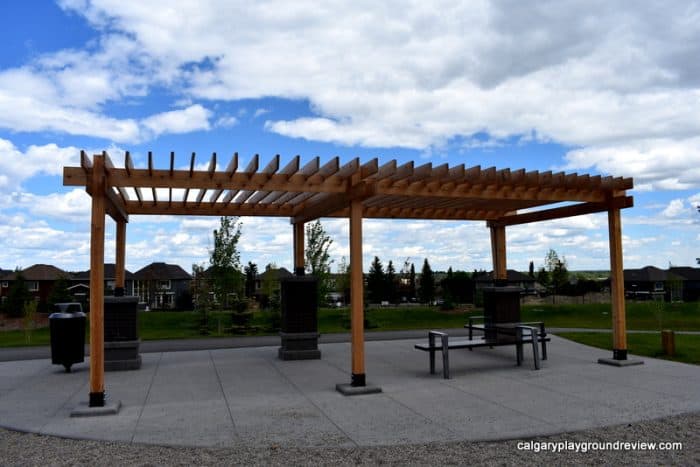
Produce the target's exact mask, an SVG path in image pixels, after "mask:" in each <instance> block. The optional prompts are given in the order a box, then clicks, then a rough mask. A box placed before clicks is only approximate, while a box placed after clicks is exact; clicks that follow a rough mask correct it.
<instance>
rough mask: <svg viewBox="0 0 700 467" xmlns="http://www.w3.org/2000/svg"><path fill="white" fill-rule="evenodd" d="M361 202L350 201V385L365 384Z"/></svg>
mask: <svg viewBox="0 0 700 467" xmlns="http://www.w3.org/2000/svg"><path fill="white" fill-rule="evenodd" d="M362 208H363V207H362V202H361V201H352V202H351V203H350V302H351V318H350V327H351V352H352V376H351V378H352V380H351V383H350V385H351V386H355V387H356V386H365V384H366V381H365V342H364V339H365V329H364V328H365V310H364V276H363V274H362Z"/></svg>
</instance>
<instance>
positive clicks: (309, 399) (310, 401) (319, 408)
mask: <svg viewBox="0 0 700 467" xmlns="http://www.w3.org/2000/svg"><path fill="white" fill-rule="evenodd" d="M267 362H268V364H269V365H270V366H272V367H273V368H274V369H275V371H276V372H277V373H279V374H280V376H282V378H284V379H285V380H286V381H287V382H288V383H289V384H291V385H292V387H293V388H294V389H295V390H296V391H297V392H298V393H299V394H301V395H302V396H303V397H304V399H306V400H307V401H309V404H311V405H312V406H314V407H315V408H316V410H318V411H319V412H320V413H322V414H323V416H324V417H325V418H326V420H328V422H330V424H331V425H333V426H334V427H335V428H336V429H337V430H338V431H339V432H340V433H342V434H343V436H345V437H346V438H347V439H348V440H350V442H351V443H352V444H353V445H354V446H355V447H360V445H359V444H358V443H357V441H355V440H354V439H353V438H352V437H351V436H350V435H349V434H348V433H347V432H346V431H345V430H343V429H342V428H341V427H340V425H338V424H337V423H335V422H334V421H333V419H332V418H331V417H329V416H328V414H327V413H326V412H325V411H324V410H323V409H321V407H319V406H318V405H316V403H314V401H313V400H312V399H311V398H310V397H309V396H307V395H306V393H305V392H304V391H302V390H301V389H299V386H297V385H296V384H294V381H292V380H291V379H289V378H287V375H285V374H284V373H283V372H282V371H280V369H279V367H278V366H277V365H275V364H274V363H273V362H271V361H267ZM324 363H325V364H327V363H326V362H325V360H324ZM328 366H330V367H334V365H328Z"/></svg>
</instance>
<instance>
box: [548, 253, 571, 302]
mask: <svg viewBox="0 0 700 467" xmlns="http://www.w3.org/2000/svg"><path fill="white" fill-rule="evenodd" d="M568 283H569V271H568V269H567V268H566V258H562V260H561V261H559V262H557V264H556V266H555V267H554V270H553V271H552V286H554V292H555V293H557V292H558V291H560V290H562V289H563V288H565V287H566V286H567V285H568Z"/></svg>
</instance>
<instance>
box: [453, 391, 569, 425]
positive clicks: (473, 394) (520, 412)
mask: <svg viewBox="0 0 700 467" xmlns="http://www.w3.org/2000/svg"><path fill="white" fill-rule="evenodd" d="M443 381H448V382H446V383H443V384H446V385H447V386H450V387H451V388H452V389H456V390H458V391H460V392H463V393H465V394H468V395H469V396H471V397H474V398H477V399H479V400H482V401H485V402H487V403H489V404H494V405H497V406H499V407H501V408H502V409H506V410H510V411H512V412H515V413H517V414H520V415H523V416H525V417H528V418H530V419H531V420H537V421H538V422H542V423H543V424H544V425H549V426H555V427H556V426H557V425H555V424H553V423H552V422H550V421H549V420H545V419H544V418H540V417H538V416H536V415H532V414H530V413H527V412H523V411H521V410H518V409H515V408H513V407H510V406H508V405H506V404H504V403H502V402H500V401H498V400H492V399H487V398H485V397H481V396H480V395H479V394H478V393H476V394H475V393H473V392H470V391H467V390H466V389H464V388H462V387H460V386H457V385H456V383H455V384H450V382H449V381H451V380H443Z"/></svg>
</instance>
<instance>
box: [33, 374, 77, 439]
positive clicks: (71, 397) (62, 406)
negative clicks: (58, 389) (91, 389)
mask: <svg viewBox="0 0 700 467" xmlns="http://www.w3.org/2000/svg"><path fill="white" fill-rule="evenodd" d="M68 374H70V373H68ZM87 386H88V382H87V381H86V382H85V383H84V384H82V385H81V386H78V388H77V389H76V390H75V391H74V392H73V393H72V394H71V395H70V396H69V397H68V399H66V401H65V402H64V403H63V404H61V406H60V407H59V408H57V409H56V410H55V411H54V412H53V413H52V414H51V416H50V417H49V418H48V420H46V423H44V424H43V425H41V428H39V433H43V432H44V428H46V425H48V424H49V423H51V419H53V418H55V417H56V415H58V414H59V413H60V412H61V410H63V409H64V408H65V407H66V406H67V405H68V403H69V402H70V401H71V400H72V399H73V397H75V395H76V394H78V393H79V392H80V391H82V390H85V392H86V393H87Z"/></svg>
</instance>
